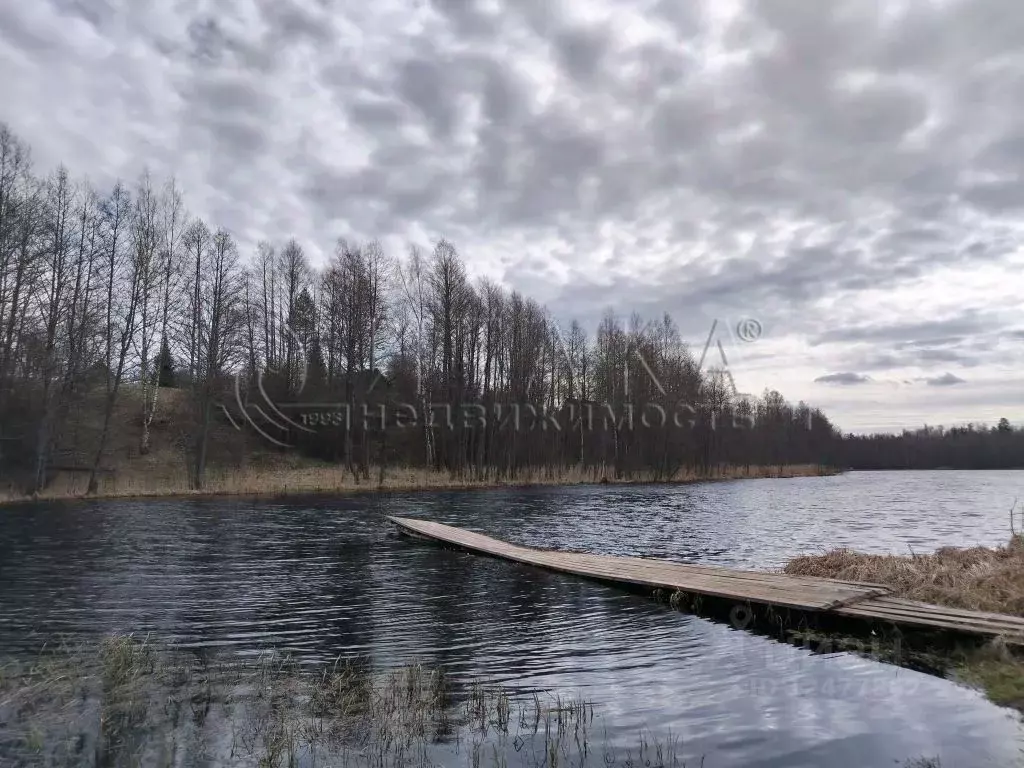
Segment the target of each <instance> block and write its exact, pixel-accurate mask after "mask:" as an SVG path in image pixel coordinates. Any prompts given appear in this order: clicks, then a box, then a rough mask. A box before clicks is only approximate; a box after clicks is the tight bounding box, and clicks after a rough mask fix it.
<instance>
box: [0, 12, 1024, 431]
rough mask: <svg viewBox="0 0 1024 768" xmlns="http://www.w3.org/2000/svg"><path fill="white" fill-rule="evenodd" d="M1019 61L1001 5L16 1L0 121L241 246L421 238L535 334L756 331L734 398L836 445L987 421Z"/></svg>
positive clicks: (1021, 337) (1011, 404) (1005, 318)
mask: <svg viewBox="0 0 1024 768" xmlns="http://www.w3.org/2000/svg"><path fill="white" fill-rule="evenodd" d="M1022 39H1024V8H1022V7H1021V6H1020V5H1019V4H1018V3H1016V2H1013V1H1012V0H942V1H941V2H940V1H938V0H937V1H935V2H929V1H928V0H916V1H915V2H901V3H886V4H875V3H864V2H862V0H833V1H832V2H827V3H825V2H822V3H808V2H805V1H804V0H747V1H746V2H742V1H740V0H730V2H721V3H711V2H705V3H684V2H678V0H632V1H630V0H618V1H617V2H611V1H609V0H593V1H592V2H587V3H580V2H570V1H569V0H561V1H559V0H554V1H552V0H544V2H541V0H516V2H507V3H506V2H501V0H433V1H432V2H418V3H417V2H411V0H402V2H397V1H396V0H380V2H377V3H366V4H354V3H342V2H340V1H339V0H235V1H234V2H226V3H222V2H218V3H214V2H212V1H210V2H206V1H201V0H154V2H151V3H145V4H142V3H133V2H129V0H102V1H93V2H85V1H84V0H34V2H31V3H6V4H3V6H2V7H0V64H2V66H3V70H4V72H5V77H4V78H3V80H2V82H0V105H2V107H0V119H2V120H5V121H7V122H8V123H9V124H10V125H11V126H12V127H13V128H14V129H15V130H16V131H17V132H18V133H19V134H20V135H22V136H23V137H25V138H26V139H28V140H29V141H30V142H31V144H32V145H33V147H34V149H35V154H36V158H37V160H38V161H39V164H40V165H41V166H43V167H50V166H52V165H53V164H55V163H56V162H58V161H64V162H66V163H67V164H68V165H69V166H70V167H71V169H72V170H73V171H74V172H76V173H81V174H88V175H89V176H91V177H92V178H94V179H95V180H97V181H98V182H101V183H107V182H109V181H110V180H112V179H113V178H115V177H118V176H125V177H129V178H130V177H134V176H135V175H136V174H137V173H138V172H139V171H140V170H141V167H142V165H143V164H148V165H149V167H150V168H151V169H152V170H153V171H154V172H155V173H157V174H160V175H169V174H174V175H176V176H177V177H178V179H179V181H180V183H181V185H182V187H183V188H184V189H185V190H186V192H187V194H188V201H189V205H190V208H191V209H192V210H193V211H195V212H197V213H201V214H202V215H204V216H206V217H208V218H209V219H210V220H211V221H212V222H214V223H216V224H219V225H224V226H227V227H229V228H230V229H232V230H233V231H234V232H235V233H236V234H237V235H238V237H239V239H240V240H241V242H242V243H243V244H245V245H246V246H247V247H251V246H252V245H254V243H255V242H256V241H257V240H259V239H261V238H269V239H273V240H281V239H283V238H285V237H288V236H292V235H294V236H296V237H297V238H299V240H300V241H301V242H303V243H304V245H306V247H307V248H308V249H309V250H310V251H311V252H313V253H322V252H328V251H329V250H330V249H331V246H332V243H333V240H334V239H335V238H336V237H338V236H346V237H350V238H367V237H379V238H381V239H382V240H383V241H384V243H385V246H386V247H387V248H388V249H389V250H390V251H392V252H393V253H395V254H396V255H398V254H399V253H401V251H402V250H403V249H404V247H405V244H406V243H408V242H410V241H418V242H424V243H429V242H430V241H431V240H433V239H435V238H437V237H440V236H445V237H448V238H449V239H451V240H453V241H454V242H455V243H456V244H457V245H458V246H459V248H460V251H461V252H462V253H463V255H464V257H465V258H466V260H467V262H468V263H469V265H470V269H471V271H473V272H474V273H475V274H478V275H486V276H489V277H492V278H495V279H498V280H501V281H503V282H505V283H507V284H509V285H511V286H512V287H516V288H519V289H521V290H523V291H525V292H527V293H529V294H531V295H534V296H536V297H537V298H538V299H540V300H542V301H545V302H547V303H548V304H549V305H550V306H551V307H552V309H553V311H555V312H556V314H557V315H558V316H559V317H562V318H566V319H567V318H569V317H571V316H577V317H580V318H581V319H582V320H584V321H586V322H588V323H594V322H595V321H596V319H597V318H598V317H599V316H600V314H601V313H602V312H604V311H606V310H607V309H612V310H615V311H617V312H619V313H620V314H628V313H629V312H631V311H633V310H634V309H635V310H638V311H640V312H642V313H645V314H655V313H660V312H663V311H669V312H671V313H672V314H673V315H674V316H675V317H676V318H677V320H679V322H680V324H681V325H682V327H683V330H684V332H685V333H686V335H687V337H688V338H691V339H692V340H693V342H694V344H695V345H699V344H701V343H702V342H703V336H704V335H705V334H706V333H707V328H708V327H709V324H710V322H711V319H712V318H715V317H718V318H720V319H722V320H723V321H726V319H727V318H733V319H738V318H740V317H743V316H752V317H756V318H757V319H758V320H759V321H760V322H761V324H762V326H763V328H764V329H765V335H764V338H763V339H762V341H759V342H758V345H749V347H747V348H744V349H743V350H742V354H738V355H734V356H733V357H732V358H731V360H730V362H731V363H732V367H733V369H734V371H733V372H734V375H735V377H736V378H737V383H738V384H739V385H740V386H741V388H743V389H746V390H748V391H758V390H760V389H761V388H763V387H765V386H772V387H777V388H779V389H780V390H782V391H783V392H785V393H786V394H787V395H788V396H790V397H792V398H799V397H803V398H806V399H808V400H811V401H813V402H815V403H821V404H822V405H825V406H826V407H829V408H830V409H831V410H832V412H833V413H834V414H835V415H836V417H837V418H838V420H839V421H840V423H841V424H842V425H843V426H844V427H847V428H867V427H871V426H903V425H904V424H906V425H908V426H914V425H916V423H918V422H917V417H918V410H916V409H919V408H924V409H925V410H926V412H927V413H926V418H927V419H928V420H929V421H931V422H932V423H935V422H938V421H943V420H947V421H948V420H950V419H986V420H990V421H994V420H995V419H996V418H998V416H1001V415H1006V416H1008V417H1010V418H1011V419H1013V418H1014V417H1016V418H1018V419H1019V418H1021V416H1024V413H1022V412H1021V409H1020V396H1019V395H1020V392H1022V391H1024V389H1022V388H1021V384H1022V379H1024V377H1022V376H1021V375H1020V373H1019V371H1020V370H1021V364H1022V363H1024V356H1022V354H1021V346H1022V344H1024V317H1021V316H1020V315H1021V312H1020V309H1019V296H1020V293H1021V288H1022V287H1024V280H1022V278H1021V277H1020V275H1021V267H1022V266H1024V258H1022V256H1021V254H1020V249H1019V245H1018V243H1019V236H1020V225H1019V224H1018V220H1019V219H1020V213H1021V209H1022V208H1024V186H1022V184H1021V174H1022V172H1024V115H1022V113H1021V112H1020V108H1019V105H1020V104H1021V103H1022V101H1024V58H1022V57H1021V56H1020V54H1019V48H1020V41H1021V40H1022ZM755 347H758V349H757V350H756V351H755V349H754V348H755ZM968 369H969V370H970V371H971V375H970V376H969V377H967V376H964V378H965V379H968V380H967V381H966V382H964V383H960V382H956V383H960V386H957V387H948V386H928V385H927V383H926V382H924V381H919V380H922V379H930V380H932V382H931V383H934V382H935V381H938V380H941V379H943V375H944V374H948V375H949V376H952V377H953V378H957V379H959V378H960V376H959V374H960V373H963V372H964V371H965V370H968ZM837 370H838V371H845V372H847V373H845V374H840V375H843V376H850V377H861V378H862V379H863V380H862V381H860V384H861V386H858V387H857V390H858V391H860V392H863V393H865V396H866V397H870V396H871V393H870V392H869V390H872V388H876V389H877V388H878V387H889V384H891V383H892V382H912V383H911V384H902V383H901V384H899V385H898V386H895V385H894V386H892V387H890V388H889V389H888V390H887V394H886V396H885V398H879V397H878V392H877V391H876V392H875V393H874V400H873V401H872V400H865V401H864V402H857V401H856V400H853V399H852V398H851V396H850V395H849V392H848V390H849V388H835V387H832V388H829V387H825V386H823V384H824V383H827V382H828V381H829V380H830V372H834V371H837ZM834 375H836V374H833V376H834ZM816 380H817V382H818V383H816ZM851 381H852V380H851ZM833 383H835V382H833ZM946 383H952V382H950V381H947V382H946ZM838 389H842V390H843V391H841V392H839V391H837V390H838ZM954 390H955V393H956V394H955V396H956V398H962V397H970V395H969V394H967V395H965V394H964V393H970V392H971V391H972V390H973V398H974V399H973V400H969V401H964V400H962V399H953V398H954ZM883 400H884V402H883ZM1014 409H1016V410H1014ZM929 414H930V415H929Z"/></svg>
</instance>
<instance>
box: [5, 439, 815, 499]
mask: <svg viewBox="0 0 1024 768" xmlns="http://www.w3.org/2000/svg"><path fill="white" fill-rule="evenodd" d="M829 472H830V470H828V469H827V468H824V467H819V466H816V465H793V466H781V467H779V466H772V467H757V466H752V467H727V466H725V467H720V468H716V469H714V470H713V471H711V472H706V473H705V472H696V471H694V470H690V469H687V470H683V471H680V472H678V473H677V474H676V475H675V476H674V477H672V478H671V479H669V480H667V481H666V480H664V479H661V481H662V482H670V483H690V482H701V481H707V480H728V479H747V478H750V479H752V478H782V477H806V476H817V475H823V474H828V473H829ZM368 474H369V479H367V478H366V476H365V475H363V476H360V477H359V478H356V477H355V476H353V474H352V473H351V472H349V471H348V469H347V468H346V467H345V466H344V465H337V464H325V463H323V462H315V461H312V460H308V459H303V458H302V457H300V456H298V455H297V454H254V455H252V456H250V457H249V458H248V460H247V461H246V465H245V466H239V467H225V466H217V467H211V468H210V469H209V470H208V472H207V477H206V482H205V484H204V488H203V490H202V491H201V492H198V491H194V490H191V489H190V488H189V478H188V471H187V464H186V460H185V457H184V456H183V455H182V454H180V453H178V452H175V451H171V450H164V451H154V452H153V453H151V454H149V455H147V456H144V457H142V456H137V457H134V459H133V460H132V461H130V462H122V464H121V466H119V467H117V469H116V471H115V472H113V473H110V474H105V475H103V476H102V477H101V478H100V488H99V493H98V494H97V496H98V497H100V498H119V497H120V498H123V497H149V496H154V497H160V496H164V497H166V496H191V495H231V496H280V495H290V494H306V493H353V492H358V491H368V490H371V491H413V490H454V489H472V488H500V487H510V486H529V485H580V484H587V483H599V482H602V481H603V480H604V479H605V478H607V480H608V482H609V483H610V484H632V483H648V482H653V481H657V480H659V478H658V477H657V476H655V475H654V474H653V473H638V474H635V475H633V476H631V477H629V478H625V479H621V480H615V479H614V477H615V476H614V472H613V470H612V469H611V468H604V467H596V468H580V467H568V468H563V469H543V468H537V469H525V470H520V471H519V472H517V473H516V474H515V475H514V476H511V477H510V476H508V475H500V474H499V473H498V472H497V471H496V470H494V469H488V470H487V471H486V472H485V474H484V476H482V477H481V476H478V475H477V474H476V473H475V472H467V473H465V474H461V475H460V474H452V473H449V472H434V471H431V470H426V469H421V468H410V467H386V468H385V469H384V471H383V476H382V473H381V469H380V467H371V468H370V471H369V473H368ZM87 483H88V476H87V475H86V474H85V473H61V474H60V475H58V476H57V477H56V478H55V480H54V481H53V483H51V485H50V487H49V488H47V489H46V491H44V492H43V493H41V494H39V497H38V498H40V499H71V498H77V497H80V496H83V495H84V494H85V491H86V486H87ZM24 499H25V497H24V496H23V495H21V494H19V493H17V492H16V491H15V490H14V489H8V490H7V491H6V492H5V491H3V490H0V503H3V502H14V501H20V500H24Z"/></svg>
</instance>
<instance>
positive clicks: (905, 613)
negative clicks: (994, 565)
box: [388, 517, 1024, 645]
mask: <svg viewBox="0 0 1024 768" xmlns="http://www.w3.org/2000/svg"><path fill="white" fill-rule="evenodd" d="M388 519H389V520H390V521H391V522H392V523H394V524H395V525H396V526H398V528H399V530H401V531H402V532H404V533H407V534H411V535H413V536H418V537H423V538H426V539H430V540H432V541H435V542H440V543H443V544H447V545H450V546H454V547H458V548H459V549H464V550H468V551H470V552H476V553H478V554H483V555H490V556H492V557H498V558H502V559H505V560H512V561H515V562H519V563H525V564H527V565H533V566H537V567H540V568H546V569H548V570H552V571H560V572H562V573H568V574H574V575H577V576H583V577H586V578H589V579H595V580H597V581H602V582H607V583H612V584H621V585H624V586H631V587H642V588H645V589H650V590H651V591H654V590H664V591H668V592H680V593H685V594H687V595H695V596H696V595H700V596H706V597H710V598H718V599H723V600H728V601H732V602H734V603H737V604H748V605H751V606H754V605H759V606H771V607H773V608H787V609H793V610H796V611H800V612H805V613H824V614H828V615H830V616H837V617H844V618H848V619H857V620H866V621H873V622H882V623H886V624H891V625H895V626H897V627H906V628H913V629H919V630H933V631H934V630H939V631H944V632H950V631H952V632H957V633H961V634H968V635H975V636H982V637H995V636H1002V637H1003V638H1004V639H1005V640H1006V641H1007V642H1010V643H1013V644H1017V645H1024V619H1020V618H1017V617H1016V616H1006V615H1003V614H998V613H981V612H978V611H967V610H961V609H958V608H947V607H944V606H938V605H929V604H928V603H919V602H915V601H912V600H903V599H901V598H897V597H893V596H892V595H891V594H890V592H889V589H888V588H887V587H885V586H883V585H881V584H866V583H863V582H856V581H837V580H833V579H821V578H816V577H813V576H789V575H786V574H782V573H766V572H761V571H738V570H732V569H729V568H720V567H717V566H708V565H688V564H684V563H674V562H670V561H667V560H654V559H649V558H639V557H618V556H613V555H594V554H586V553H580V552H562V551H558V550H543V549H532V548H529V547H521V546H517V545H515V544H509V543H507V542H504V541H500V540H498V539H492V538H490V537H489V536H484V535H482V534H479V533H474V532H472V531H466V530H463V529H461V528H455V527H452V526H450V525H442V524H441V523H433V522H429V521H426V520H412V519H410V518H405V517H389V518H388Z"/></svg>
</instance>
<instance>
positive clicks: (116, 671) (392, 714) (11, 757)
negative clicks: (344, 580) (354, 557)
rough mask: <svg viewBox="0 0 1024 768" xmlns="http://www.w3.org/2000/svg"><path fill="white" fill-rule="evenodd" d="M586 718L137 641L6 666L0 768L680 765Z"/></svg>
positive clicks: (114, 641) (662, 748) (288, 662)
mask: <svg viewBox="0 0 1024 768" xmlns="http://www.w3.org/2000/svg"><path fill="white" fill-rule="evenodd" d="M594 719H595V711H594V706H593V704H591V703H590V702H588V701H586V700H584V699H582V698H569V699H562V698H560V697H553V698H552V697H549V696H545V695H541V694H537V693H535V694H532V695H528V696H523V695H513V693H512V692H510V691H508V690H506V689H504V688H502V687H501V686H496V685H488V684H486V683H482V682H472V683H470V684H468V685H456V684H455V683H454V681H453V680H452V679H451V678H450V677H449V675H448V674H447V673H446V672H445V671H444V670H443V669H441V668H429V667H424V666H422V665H420V664H411V665H408V666H405V667H401V668H399V669H396V670H392V671H390V672H385V673H382V672H379V671H376V670H375V669H374V668H373V666H372V664H371V663H370V662H369V660H367V659H361V658H350V659H343V660H342V659H339V660H338V661H336V662H335V663H333V664H330V665H326V666H322V667H315V668H309V667H303V666H300V665H298V664H297V663H296V662H295V661H294V660H293V659H291V658H289V657H288V656H285V655H280V654H277V653H274V652H271V651H267V652H266V653H262V654H260V655H259V656H256V657H254V658H250V659H246V660H241V661H238V660H234V661H230V662H213V661H211V660H209V659H204V658H202V657H201V656H197V655H195V654H194V653H189V652H185V651H183V650H176V649H174V648H170V647H166V646H162V645H160V644H158V643H155V642H153V641H152V640H151V638H149V637H139V636H134V635H123V636H117V637H111V638H108V639H106V640H104V641H103V642H102V643H100V644H99V645H98V646H81V647H77V648H68V647H61V648H56V649H44V650H43V651H42V652H41V653H40V654H39V655H38V656H37V657H36V658H34V659H32V660H31V661H28V662H26V661H20V662H13V661H11V662H7V663H5V664H3V665H0V764H3V765H8V764H9V765H14V766H37V765H38V766H44V765H46V766H50V765H66V766H72V765H74V766H79V765H95V766H136V765H148V766H149V765H151V766H157V767H158V768H162V767H163V766H171V765H186V766H187V765H237V766H256V767H257V768H272V767H275V766H316V765H327V766H339V767H341V768H429V767H430V766H435V765H449V766H450V765H456V764H466V765H468V766H470V768H508V766H510V765H514V766H522V768H586V766H588V765H594V766H595V768H600V767H601V766H604V768H615V766H623V768H628V767H630V766H634V767H635V766H637V765H643V766H644V767H645V768H685V765H686V762H685V761H684V760H683V759H682V757H681V756H680V752H679V749H678V745H677V744H674V743H667V742H665V741H660V740H657V739H654V738H652V737H650V736H648V735H643V734H642V735H641V738H640V743H639V744H638V745H637V746H636V748H635V749H633V750H625V751H622V750H617V749H614V748H612V747H610V746H608V744H607V740H606V739H605V741H604V743H603V745H599V744H598V743H597V740H596V738H595V736H596V733H595V728H594ZM638 760H639V762H638ZM698 761H699V758H698ZM691 764H692V763H691Z"/></svg>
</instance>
